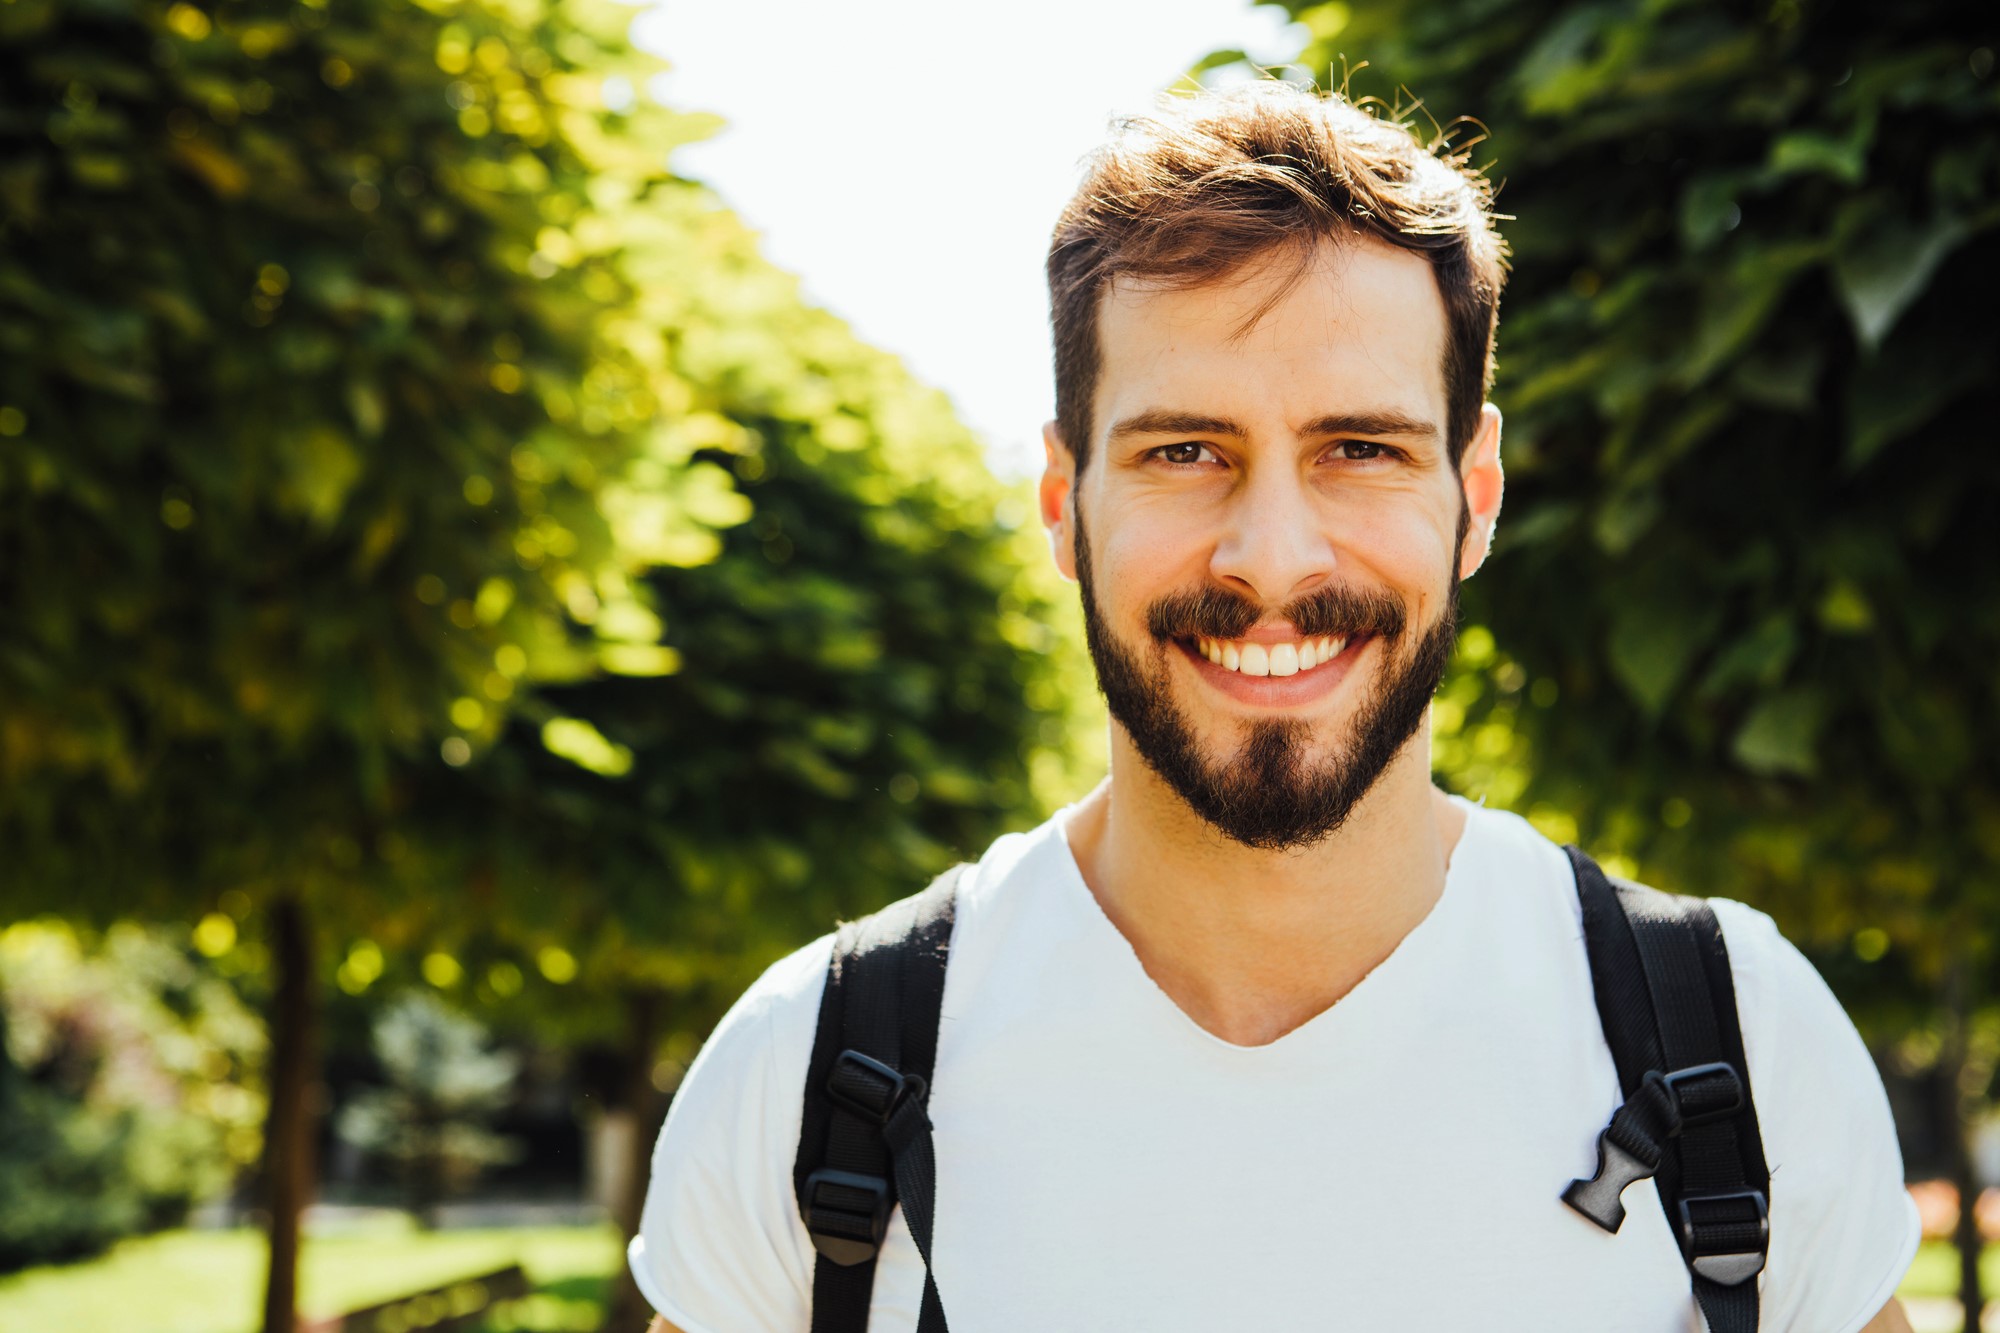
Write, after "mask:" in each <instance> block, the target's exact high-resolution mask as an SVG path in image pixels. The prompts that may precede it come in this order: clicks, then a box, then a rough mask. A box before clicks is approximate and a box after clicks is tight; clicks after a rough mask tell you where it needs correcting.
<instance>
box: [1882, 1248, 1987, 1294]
mask: <svg viewBox="0 0 2000 1333" xmlns="http://www.w3.org/2000/svg"><path fill="white" fill-rule="evenodd" d="M1979 1285H1980V1286H1982V1287H1984V1288H1985V1289H1986V1295H1987V1298H1988V1299H1989V1300H1990V1299H1993V1298H1995V1297H2000V1245H1988V1246H1987V1247H1986V1252H1985V1253H1984V1254H1982V1255H1980V1256H1979ZM1897 1295H1899V1296H1950V1297H1952V1298H1954V1299H1956V1298H1957V1296H1958V1251H1957V1250H1956V1249H1954V1248H1953V1247H1952V1245H1951V1243H1950V1242H1949V1241H1942V1240H1927V1241H1925V1242H1924V1243H1923V1244H1922V1245H1919V1246H1918V1247H1917V1257H1916V1259H1915V1260H1914V1261H1913V1262H1912V1263H1911V1264H1910V1271H1909V1274H1908V1275H1907V1276H1906V1277H1904V1279H1903V1285H1902V1287H1901V1288H1900V1289H1899V1290H1898V1291H1897Z"/></svg>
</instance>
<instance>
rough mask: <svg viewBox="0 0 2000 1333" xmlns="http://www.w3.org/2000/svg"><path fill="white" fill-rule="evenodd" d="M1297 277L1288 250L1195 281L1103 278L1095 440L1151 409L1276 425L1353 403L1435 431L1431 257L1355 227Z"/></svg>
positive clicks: (1441, 319)
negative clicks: (1185, 284)
mask: <svg viewBox="0 0 2000 1333" xmlns="http://www.w3.org/2000/svg"><path fill="white" fill-rule="evenodd" d="M1295 275H1298V260H1297V257H1296V255H1294V254H1270V255H1266V256H1262V257H1260V258H1258V259H1256V260H1253V261H1252V262H1251V263H1249V264H1248V265H1245V266H1244V267H1243V268H1242V269H1240V270H1238V271H1236V272H1234V273H1232V274H1230V275H1229V276H1228V277H1226V278H1223V279H1221V280H1220V281H1218V282H1214V283H1210V284H1207V285H1204V286H1201V287H1193V288H1185V289H1179V290H1175V289H1169V288H1162V287H1159V286H1147V285H1145V284H1142V283H1137V282H1132V281H1128V280H1125V279H1120V280H1117V281H1114V282H1113V283H1111V284H1109V285H1108V287H1107V289H1106V291H1105V293H1104V295H1103V297H1102V298H1101V301H1102V303H1101V305H1100V306H1099V309H1098V346H1099V348H1100V355H1101V357H1102V364H1101V371H1100V374H1099V376H1098V382H1097V389H1096V393H1095V395H1094V402H1093V411H1092V426H1093V431H1094V433H1095V434H1096V436H1097V438H1098V439H1099V440H1100V441H1101V440H1102V439H1103V438H1104V434H1105V432H1106V431H1107V430H1108V429H1109V427H1110V424H1111V423H1112V422H1114V421H1116V420H1118V419H1120V418H1122V417H1124V416H1128V415H1130V414H1132V413H1135V412H1141V411H1147V410H1151V409H1156V408H1168V409H1173V410H1183V411H1198V412H1201V413H1204V414H1209V415H1215V416H1225V417H1230V418H1232V419H1235V420H1239V421H1245V422H1246V423H1262V424H1263V426H1265V427H1270V428H1274V429H1275V428H1280V427H1282V426H1284V425H1286V424H1292V425H1296V424H1297V423H1299V422H1302V421H1307V420H1311V419H1313V418H1315V417H1318V416H1321V415H1323V414H1325V413H1327V412H1330V411H1357V410H1365V411H1396V412H1400V413H1402V414H1404V415H1407V416H1411V417H1415V418H1417V419H1419V420H1427V421H1432V422H1436V423H1438V425H1439V426H1440V427H1442V426H1443V424H1444V420H1445V415H1444V414H1445V388H1444V352H1445V339H1446V323H1445V312H1444V299H1443V297H1442V296H1440V295H1439V293H1438V288H1437V280H1436V279H1435V278H1434V277H1433V276H1432V273H1431V266H1430V264H1429V263H1428V262H1427V261H1426V260H1425V259H1424V258H1423V257H1422V256H1420V255H1417V254H1414V253H1412V252H1410V251H1408V250H1403V249H1399V248H1398V247H1396V246H1392V245H1389V244H1387V243H1386V242H1383V241H1378V240H1374V239H1372V238H1369V237H1362V236H1357V237H1353V238H1349V239H1343V240H1342V241H1340V242H1339V243H1337V244H1336V243H1334V242H1331V241H1326V242H1322V243H1321V244H1320V245H1319V247H1318V249H1317V250H1315V251H1314V252H1313V254H1312V256H1311V261H1310V265H1309V267H1308V268H1307V269H1306V271H1305V272H1304V274H1303V275H1302V276H1295ZM1274 298H1275V299H1274ZM1266 307H1268V308H1266ZM1257 428H1258V427H1257V426H1256V425H1254V424H1253V426H1252V429H1253V430H1254V429H1257Z"/></svg>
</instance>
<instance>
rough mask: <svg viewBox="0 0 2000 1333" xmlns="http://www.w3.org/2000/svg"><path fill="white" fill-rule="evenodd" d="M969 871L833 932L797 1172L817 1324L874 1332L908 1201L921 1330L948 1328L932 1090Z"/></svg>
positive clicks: (837, 1331) (823, 1329)
mask: <svg viewBox="0 0 2000 1333" xmlns="http://www.w3.org/2000/svg"><path fill="white" fill-rule="evenodd" d="M964 869H965V867H964V866H962V865H961V866H954V867H952V868H951V869H950V870H947V871H945V873H944V874H942V875H940V876H938V878H937V879H936V880H935V881H933V882H932V884H931V886H930V887H929V888H927V889H925V890H924V891H923V892H922V893H919V894H917V895H916V896H915V897H912V898H905V899H903V900H902V901H901V902H898V903H892V904H891V905H890V906H888V907H885V908H883V909H882V910H881V911H880V912H877V913H876V914H875V915H873V916H871V917H866V918H864V919H862V920H860V921H856V922H851V923H849V924H848V925H845V926H842V927H841V928H840V932H839V933H838V934H837V935H836V936H835V937H834V942H833V958H832V960H831V962H829V963H828V965H827V973H826V990H825V992H824V993H823V994H822V996H821V998H820V1006H819V1027H818V1029H817V1031H816V1032H815V1034H814V1037H813V1053H812V1062H811V1064H810V1065H808V1066H807V1069H806V1090H805V1117H804V1121H803V1123H802V1125H801V1127H800V1133H799V1155H798V1160H797V1161H796V1162H795V1163H794V1164H793V1172H792V1173H793V1186H794V1189H795V1190H796V1192H797V1194H798V1200H799V1215H800V1216H801V1217H803V1218H804V1219H805V1224H806V1230H807V1231H808V1232H810V1233H811V1235H812V1240H813V1248H814V1249H815V1250H816V1251H817V1252H818V1254H817V1258H816V1259H815V1261H814V1263H813V1322H812V1333H865V1330H866V1329H867V1327H868V1304H869V1297H870V1295H871V1293H872V1292H873V1289H874V1285H875V1258H876V1255H877V1254H878V1253H880V1251H881V1248H882V1238H883V1237H884V1236H885V1235H886V1234H887V1233H888V1229H889V1214H890V1212H891V1211H892V1210H893V1209H894V1208H895V1206H896V1205H897V1204H898V1203H901V1204H902V1206H903V1218H904V1221H906V1222H907V1223H908V1224H909V1228H910V1234H911V1236H912V1237H914V1238H915V1240H916V1242H917V1251H918V1253H920V1254H921V1255H922V1256H923V1260H924V1298H923V1309H922V1313H921V1314H920V1315H919V1317H918V1323H917V1328H918V1333H945V1322H944V1307H943V1305H942V1304H941V1303H940V1302H939V1300H938V1293H937V1283H936V1281H935V1280H934V1279H933V1278H932V1276H931V1230H932V1224H933V1213H932V1210H933V1207H934V1205H935V1198H936V1192H937V1160H936V1152H935V1150H934V1148H933V1147H932V1143H931V1122H930V1115H929V1091H930V1077H931V1071H932V1067H933V1066H934V1065H935V1064H936V1062H937V1040H938V1013H939V1009H940V1007H941V1006H942V1004H943V1002H944V974H945V964H946V962H947V961H948V960H949V958H950V955H951V925H952V911H953V907H954V904H955V901H956V900H955V896H954V891H955V888H956V885H957V882H958V877H959V874H960V873H961V872H962V871H963V870H964Z"/></svg>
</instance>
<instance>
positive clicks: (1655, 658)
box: [1609, 598, 1715, 717]
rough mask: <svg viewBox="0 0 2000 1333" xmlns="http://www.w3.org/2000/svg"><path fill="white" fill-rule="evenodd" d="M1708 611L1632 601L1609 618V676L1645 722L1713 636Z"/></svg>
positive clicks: (1711, 615)
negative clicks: (1637, 706) (1631, 701)
mask: <svg viewBox="0 0 2000 1333" xmlns="http://www.w3.org/2000/svg"><path fill="white" fill-rule="evenodd" d="M1714 626H1715V613H1714V610H1713V609H1712V608H1710V607H1706V606H1699V605H1687V606H1681V605H1676V604H1673V603H1662V602H1652V601H1646V600H1641V599H1638V598H1634V599H1632V600H1630V601H1628V602H1627V603H1625V605H1623V606H1622V607H1620V608H1619V610H1618V611H1617V612H1616V613H1615V614H1614V615H1613V616H1612V619H1611V640H1610V644H1609V648H1610V656H1611V670H1612V672H1613V673H1614V674H1615V675H1616V676H1617V677H1618V680H1619V683H1620V684H1622V685H1624V687H1625V689H1626V691H1627V692H1628V693H1629V694H1630V695H1631V696H1632V698H1633V699H1634V700H1635V701H1636V702H1637V703H1638V705H1639V707H1640V709H1641V711H1643V712H1644V713H1645V714H1646V715H1647V716H1648V717H1658V716H1659V715H1660V712H1661V710H1662V709H1664V708H1665V707H1666V704H1667V700H1668V699H1670V698H1671V697H1672V696H1673V692H1674V687H1675V686H1677V685H1679V684H1680V682H1681V679H1682V677H1684V676H1685V675H1686V674H1687V671H1688V668H1689V667H1690V666H1691V665H1693V663H1694V660H1695V658H1696V656H1697V655H1699V654H1700V653H1701V652H1702V651H1703V649H1705V648H1706V647H1707V642H1708V637H1709V635H1710V634H1711V633H1713V631H1714Z"/></svg>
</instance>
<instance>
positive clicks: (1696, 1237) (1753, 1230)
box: [1680, 1190, 1771, 1287]
mask: <svg viewBox="0 0 2000 1333" xmlns="http://www.w3.org/2000/svg"><path fill="white" fill-rule="evenodd" d="M1680 1213H1681V1236H1680V1240H1681V1255H1682V1257H1684V1258H1685V1259H1686V1260H1687V1264H1688V1267H1689V1268H1692V1269H1693V1270H1694V1271H1695V1274H1696V1275H1697V1276H1699V1277H1705V1278H1707V1279H1708V1280H1709V1281H1710V1282H1714V1283H1718V1284H1720V1285H1722V1286H1725V1287H1734V1286H1736V1285H1738V1284H1740V1283H1743V1282H1747V1281H1749V1280H1750V1279H1751V1278H1754V1277H1756V1276H1757V1274H1759V1273H1761V1272H1763V1271H1764V1256H1765V1255H1766V1254H1767V1253H1768V1252H1769V1251H1770V1248H1771V1206H1770V1203H1769V1201H1768V1200H1766V1199H1765V1197H1764V1193H1763V1191H1762V1190H1735V1191H1731V1192H1729V1193H1725V1194H1690V1195H1686V1196H1684V1197H1683V1198H1682V1199H1681V1207H1680Z"/></svg>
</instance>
